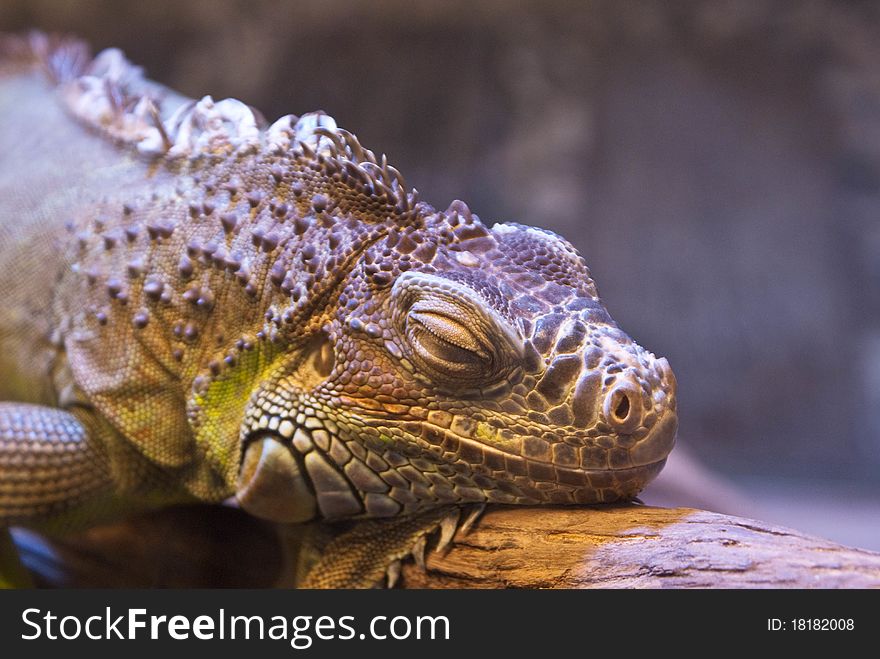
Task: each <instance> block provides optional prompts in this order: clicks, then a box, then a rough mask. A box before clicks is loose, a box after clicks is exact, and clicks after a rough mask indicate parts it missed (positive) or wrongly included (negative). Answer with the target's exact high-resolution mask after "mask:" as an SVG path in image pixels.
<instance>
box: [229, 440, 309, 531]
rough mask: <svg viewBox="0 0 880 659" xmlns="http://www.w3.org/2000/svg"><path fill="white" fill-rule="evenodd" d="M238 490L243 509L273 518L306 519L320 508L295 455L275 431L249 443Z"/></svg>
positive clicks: (287, 521) (299, 520) (275, 520)
mask: <svg viewBox="0 0 880 659" xmlns="http://www.w3.org/2000/svg"><path fill="white" fill-rule="evenodd" d="M235 492H236V498H237V499H238V502H239V504H241V507H242V508H243V509H244V510H246V511H247V512H249V513H250V514H252V515H254V516H256V517H261V518H263V519H267V520H270V521H272V522H285V523H291V524H292V523H296V522H306V521H308V520H310V519H312V518H313V517H315V515H316V513H317V510H318V507H317V502H316V501H315V497H314V495H313V494H312V491H311V490H310V489H309V486H308V484H307V483H306V479H305V478H304V477H303V475H302V473H301V472H300V470H299V465H298V464H297V461H296V458H295V457H294V456H293V454H292V453H291V452H290V449H288V448H287V447H286V446H284V445H282V444H281V443H280V442H279V441H278V439H276V438H275V437H274V436H273V435H263V436H261V437H258V438H256V439H255V440H254V441H252V442H251V443H250V444H249V445H248V447H247V451H246V452H245V455H244V460H243V461H242V464H241V470H240V471H239V474H238V485H237V486H236V488H235Z"/></svg>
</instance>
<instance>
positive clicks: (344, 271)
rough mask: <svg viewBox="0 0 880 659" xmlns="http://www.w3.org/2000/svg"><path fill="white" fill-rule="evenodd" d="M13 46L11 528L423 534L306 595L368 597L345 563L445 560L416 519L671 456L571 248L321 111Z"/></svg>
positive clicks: (654, 391)
mask: <svg viewBox="0 0 880 659" xmlns="http://www.w3.org/2000/svg"><path fill="white" fill-rule="evenodd" d="M0 44H2V45H0V51H2V53H3V55H2V60H0V61H2V63H0V113H2V116H3V117H4V121H3V122H2V126H0V146H2V149H3V153H4V166H3V167H2V168H0V209H2V224H0V291H2V292H3V295H4V308H3V312H2V314H0V366H2V369H3V374H4V378H3V382H2V384H0V397H2V398H3V399H5V400H7V401H18V402H7V403H3V404H0V524H7V525H8V524H28V525H37V526H43V527H48V528H64V527H67V526H71V525H75V524H79V523H82V522H88V521H91V520H95V519H98V518H100V517H102V516H106V515H109V514H115V513H117V512H119V511H124V510H129V509H133V508H137V507H144V506H155V505H163V504H167V503H173V502H177V501H185V500H191V499H197V500H203V501H222V500H224V499H226V498H227V497H230V496H233V495H235V496H237V498H238V500H239V502H240V503H241V505H242V506H243V507H244V508H245V509H246V510H249V511H250V512H252V513H254V514H256V515H260V516H262V517H265V518H268V519H272V520H275V521H279V522H304V521H308V520H312V519H323V520H335V519H348V518H354V519H362V518H388V517H391V518H399V519H402V520H405V523H403V524H401V525H400V526H399V527H398V529H399V532H397V533H396V536H400V541H399V542H398V544H397V545H394V546H393V547H392V546H391V545H392V544H394V543H393V542H392V541H391V540H388V538H390V537H392V536H395V533H391V532H389V533H385V534H382V533H374V532H365V531H363V530H361V531H360V532H358V534H357V537H358V538H360V541H359V542H360V545H361V546H363V545H364V544H365V542H366V541H364V540H363V539H364V538H375V540H370V542H371V543H372V542H375V543H378V546H376V547H373V546H372V545H370V544H369V543H367V545H368V546H367V550H366V551H364V552H363V553H364V554H365V555H367V554H369V555H371V556H373V557H372V558H370V559H369V561H368V562H369V563H370V565H369V568H370V569H369V570H367V569H365V568H364V565H360V566H359V567H358V566H348V567H346V568H345V569H343V570H342V571H340V569H335V568H333V567H332V566H329V567H328V566H326V565H324V566H323V567H321V569H324V570H326V571H327V573H328V574H331V573H332V575H333V577H332V578H329V577H328V578H327V579H325V580H323V581H322V579H321V576H320V574H319V575H317V576H316V575H310V580H309V581H308V583H309V584H310V585H344V584H346V583H349V584H358V585H362V583H361V582H362V581H363V579H361V580H358V579H349V580H346V579H345V578H344V577H343V576H340V575H341V574H342V573H343V572H347V573H351V572H358V573H363V574H366V573H367V572H370V570H374V569H375V568H376V567H377V566H379V565H383V569H384V564H383V561H384V562H385V563H389V562H391V561H393V560H397V559H399V558H401V557H402V556H404V555H405V554H406V552H407V551H408V546H409V545H411V544H412V543H413V542H416V543H417V544H421V546H422V547H423V545H424V530H421V531H417V532H413V531H412V529H414V528H416V527H417V526H418V524H416V523H415V522H413V520H417V519H418V516H419V515H423V516H424V519H425V520H427V521H426V525H425V529H426V530H430V529H432V528H435V527H436V526H437V525H439V524H440V523H441V522H440V520H441V517H442V515H439V514H438V513H437V511H438V510H439V511H442V510H443V509H444V508H445V509H451V510H457V508H456V507H457V506H460V505H462V504H482V503H488V502H501V503H529V504H532V503H543V502H552V503H569V504H576V503H597V502H606V501H616V500H620V499H628V498H631V497H633V496H635V495H636V494H637V493H638V492H639V491H640V490H641V489H642V488H643V487H644V486H645V484H646V483H647V482H648V481H649V480H650V479H651V478H652V477H653V476H655V475H656V474H657V473H658V472H659V470H660V469H661V468H662V466H663V464H664V462H665V458H666V456H667V454H668V453H669V451H670V450H671V448H672V445H673V443H674V438H675V430H676V424H677V421H676V410H675V381H674V377H673V375H672V372H671V370H670V369H669V366H668V364H667V363H666V360H665V359H656V358H655V357H654V356H653V355H652V354H651V353H649V352H647V351H646V350H644V349H642V348H641V347H639V346H638V345H636V344H635V343H634V342H633V341H632V340H631V339H630V338H629V337H628V336H627V335H626V334H625V333H624V332H622V331H621V330H620V329H619V328H618V327H617V325H616V324H615V323H614V322H613V321H612V319H611V318H610V317H609V316H608V313H607V312H606V310H605V308H604V306H603V305H602V303H601V301H600V300H599V297H598V294H597V292H596V287H595V285H594V283H593V280H592V278H591V276H590V272H589V270H588V268H587V266H586V264H585V262H584V260H583V259H582V258H581V257H580V256H579V255H578V254H577V252H576V251H575V250H574V248H573V247H572V246H571V245H570V244H569V243H568V242H566V241H565V240H563V239H562V238H560V237H559V236H557V235H555V234H553V233H551V232H549V231H544V230H541V229H535V228H531V227H526V226H522V225H518V224H497V225H495V226H494V227H492V228H487V227H486V226H485V225H484V224H483V223H482V222H481V221H480V220H479V218H478V217H477V216H476V215H474V214H473V213H472V212H471V211H470V210H469V209H468V207H467V206H466V205H465V204H464V203H462V202H460V201H455V202H453V203H452V205H450V206H449V208H448V209H447V210H445V211H437V210H435V209H434V208H432V207H431V206H429V205H428V204H426V203H424V202H421V201H419V200H418V196H417V193H416V191H415V190H411V191H407V189H406V187H405V184H404V181H403V177H402V176H401V175H400V173H399V172H398V171H397V170H396V169H395V168H393V167H391V166H390V165H388V164H387V163H386V161H385V158H384V157H382V158H377V157H376V156H375V155H374V154H373V153H372V152H371V151H369V150H367V149H365V148H363V147H362V146H361V145H360V144H359V142H358V141H357V139H356V138H355V137H354V136H353V135H351V134H350V133H348V132H347V131H344V130H342V129H340V128H338V127H337V126H336V123H335V122H334V121H333V119H331V118H330V117H329V116H327V115H325V114H323V113H311V114H306V115H303V116H302V117H300V118H296V117H293V116H288V117H283V118H281V119H279V120H278V121H277V122H275V123H274V124H272V125H271V126H268V127H267V126H264V125H263V123H262V120H261V119H260V118H259V117H258V116H257V115H255V113H254V112H253V111H252V110H251V109H250V108H248V107H247V106H245V105H244V104H242V103H240V102H238V101H233V100H226V101H221V102H216V103H215V102H214V101H212V100H211V99H210V98H209V97H205V98H204V99H202V100H201V101H198V102H195V101H189V100H188V99H183V98H180V97H178V96H176V95H175V94H173V93H172V92H170V91H168V90H166V89H164V88H162V87H160V86H158V85H156V84H154V83H151V82H149V81H147V80H145V79H144V78H143V77H142V75H141V73H140V70H139V69H137V68H136V67H133V66H132V65H131V64H129V63H128V62H126V61H125V60H124V58H123V57H122V56H121V55H120V54H119V53H118V52H117V51H106V52H105V53H102V54H101V55H99V56H98V57H97V58H95V59H94V60H92V59H91V58H90V57H89V56H88V54H87V52H86V51H85V48H84V46H82V44H79V43H77V42H55V41H53V40H51V39H48V38H46V37H44V36H40V35H36V36H30V37H27V38H20V37H8V38H4V39H3V41H2V42H0ZM47 73H48V75H47ZM456 514H457V512H456ZM383 523H385V524H387V523H389V522H383ZM377 528H385V527H377ZM371 533H372V535H371ZM396 536H395V537H396ZM383 538H384V539H383ZM386 540H387V542H388V543H389V544H388V546H387V547H385V546H382V545H381V543H382V542H385V541H386ZM333 546H334V547H335V549H334V551H337V552H338V551H340V550H339V547H344V546H345V539H344V537H343V538H342V539H341V540H337V541H335V543H334V545H333ZM326 562H327V560H326V557H325V559H324V560H323V563H326ZM343 563H344V562H343ZM341 564H342V563H341ZM345 565H346V566H347V565H348V563H345ZM370 579H372V577H370ZM363 585H366V584H363Z"/></svg>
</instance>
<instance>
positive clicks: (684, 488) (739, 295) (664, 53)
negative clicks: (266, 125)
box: [0, 0, 880, 549]
mask: <svg viewBox="0 0 880 659" xmlns="http://www.w3.org/2000/svg"><path fill="white" fill-rule="evenodd" d="M30 28H40V29H43V30H49V31H60V32H67V33H73V34H77V35H79V36H81V37H83V38H85V39H87V40H88V41H89V42H91V44H92V46H93V47H94V48H95V50H99V49H101V48H105V47H109V46H117V47H120V48H122V49H123V50H124V51H125V53H126V54H127V55H128V57H129V58H130V59H131V60H132V61H134V62H135V63H137V64H140V65H142V66H144V67H145V69H146V71H147V73H148V75H149V76H150V77H152V78H153V79H155V80H158V81H159V82H162V83H164V84H166V85H169V86H171V87H174V88H175V89H177V90H178V91H181V92H183V93H185V94H188V95H190V96H195V97H200V96H202V95H204V94H211V95H213V96H214V97H215V98H224V97H227V96H232V97H236V98H239V99H242V100H244V101H245V102H247V103H249V104H251V105H253V106H255V107H257V108H259V109H260V110H261V111H262V112H263V113H264V115H265V116H266V117H267V118H268V119H269V120H272V119H274V118H276V117H277V116H280V115H283V114H287V113H296V114H301V113H303V112H305V111H309V110H314V109H318V108H320V109H324V110H326V111H327V112H328V113H330V114H331V115H333V116H334V117H335V118H336V119H337V121H338V122H339V124H340V125H341V126H343V127H345V128H347V129H349V130H351V131H352V132H354V133H355V134H357V135H358V136H359V138H360V139H361V141H362V142H363V143H364V144H365V145H366V146H368V147H370V148H372V149H373V150H375V151H377V152H385V153H386V154H387V155H388V157H389V160H390V161H391V162H392V163H394V164H395V165H396V166H397V167H398V168H399V169H400V170H401V171H402V172H403V173H404V174H405V175H406V177H407V180H408V182H409V183H410V185H414V186H415V187H417V188H419V190H420V192H421V194H422V198H423V199H425V200H427V201H429V202H431V203H433V204H434V205H436V206H439V207H441V208H445V207H446V205H447V204H448V203H449V202H450V201H451V200H452V199H455V198H460V199H464V200H466V201H467V202H468V204H469V205H470V206H471V208H472V209H473V210H474V211H475V212H476V213H478V214H479V215H480V216H481V217H482V218H483V220H484V221H486V222H487V223H489V224H491V223H492V222H495V221H507V220H515V221H518V222H523V223H526V224H533V225H537V226H541V227H546V228H549V229H552V230H554V231H556V232H558V233H560V234H562V235H564V236H565V237H567V238H568V239H569V240H571V241H572V242H573V243H574V244H575V246H576V247H577V248H578V249H579V250H580V251H581V253H582V254H583V255H584V256H585V257H586V259H587V262H588V263H589V264H590V267H591V269H592V271H593V274H594V276H595V278H596V281H597V283H598V285H599V290H600V293H601V294H602V296H603V298H604V299H605V301H606V303H607V306H608V308H609V310H610V312H611V314H612V316H613V317H614V318H615V319H616V320H617V321H618V323H619V324H620V325H621V327H622V328H624V329H625V330H626V331H627V332H628V333H630V334H631V335H632V336H633V337H634V338H635V339H636V340H637V341H638V342H639V343H641V344H642V345H644V346H646V347H648V348H649V349H650V350H652V351H653V352H655V353H657V354H658V355H664V356H666V357H668V358H669V361H670V363H671V364H672V366H673V369H674V370H675V373H676V375H677V376H678V381H679V401H680V418H681V430H680V433H679V447H680V448H678V449H676V451H675V452H674V453H673V456H674V457H673V459H671V460H670V465H669V468H668V470H667V471H666V472H664V475H663V476H661V480H660V482H659V483H658V484H657V485H656V486H652V487H651V488H649V489H648V491H647V492H646V493H645V496H644V499H645V500H646V501H647V502H649V503H661V504H688V505H697V506H701V507H706V508H710V509H714V510H720V511H722V512H730V513H734V514H739V515H745V516H751V517H757V518H761V519H764V520H767V521H771V522H777V523H779V524H783V525H787V526H792V527H795V528H798V529H799V530H802V531H806V532H812V533H815V534H817V535H822V536H825V537H828V538H831V539H834V540H837V541H838V542H842V543H845V544H850V545H858V546H862V547H866V548H873V549H880V5H878V4H877V3H872V2H848V3H838V2H827V1H819V0H817V1H811V0H805V1H796V2H782V1H765V2H760V3H759V2H754V1H753V0H741V1H731V0H679V1H677V2H674V3H667V2H653V1H645V2H637V1H633V0H624V1H613V0H609V1H591V2H584V1H576V2H565V1H561V0H559V1H548V0H540V1H534V2H516V3H513V2H507V1H501V0H499V1H482V0H468V1H459V0H437V1H428V2H426V1H419V2H414V1H413V0H385V1H381V2H380V1H376V0H373V1H364V2H350V1H347V0H315V1H311V0H309V1H297V2H277V1H275V2H259V1H257V2H255V1H247V2H243V1H225V0H211V1H208V0H203V1H180V0H176V1H172V0H152V1H151V2H148V3H140V2H139V3H133V2H132V3H129V2H118V1H114V0H87V1H84V2H75V3H74V2H66V1H64V0H3V2H2V4H0V30H14V31H18V30H24V29H30Z"/></svg>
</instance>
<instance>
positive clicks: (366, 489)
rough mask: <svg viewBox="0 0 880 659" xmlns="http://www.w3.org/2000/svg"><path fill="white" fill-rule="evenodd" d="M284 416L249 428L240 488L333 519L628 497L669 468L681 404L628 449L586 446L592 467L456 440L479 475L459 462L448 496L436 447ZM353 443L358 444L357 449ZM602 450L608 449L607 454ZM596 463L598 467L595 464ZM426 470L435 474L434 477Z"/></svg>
mask: <svg viewBox="0 0 880 659" xmlns="http://www.w3.org/2000/svg"><path fill="white" fill-rule="evenodd" d="M281 423H284V422H283V421H282V422H280V423H273V424H272V425H274V426H275V427H274V428H265V429H259V430H254V431H252V432H251V433H249V434H248V435H246V437H245V439H244V442H243V447H242V455H243V459H242V463H241V469H240V473H239V485H238V488H237V491H238V496H239V500H240V501H241V503H242V506H243V507H244V508H245V509H246V510H248V511H250V512H252V513H253V514H256V515H259V516H262V517H269V518H271V519H275V520H277V521H288V522H293V521H304V520H305V519H310V518H312V517H313V516H315V515H317V514H318V511H319V510H320V511H321V514H322V515H323V516H324V517H328V518H334V517H343V516H349V517H351V516H354V517H357V516H364V515H366V516H387V515H393V514H397V513H398V512H400V510H401V509H409V510H416V509H421V508H426V507H430V506H432V505H441V504H444V503H467V502H479V501H498V502H508V503H509V502H512V501H515V502H517V503H546V502H553V503H585V504H590V503H602V502H611V501H619V500H626V499H630V498H632V497H634V496H636V495H637V494H638V493H639V492H640V491H641V490H642V489H643V488H644V487H645V485H647V483H648V482H650V481H651V480H652V479H653V478H654V477H655V476H656V475H657V474H658V473H659V472H660V470H661V469H662V468H663V466H664V464H665V463H666V457H667V455H668V454H669V452H670V451H671V450H672V447H673V445H674V443H675V433H676V427H677V419H676V415H675V412H674V411H672V410H669V411H667V412H666V413H665V414H664V415H663V417H661V419H660V420H659V421H658V422H657V423H656V424H655V425H654V426H653V427H652V429H651V431H650V432H649V433H648V435H647V436H645V437H644V438H643V439H641V440H639V441H638V442H635V443H634V444H632V445H631V446H630V447H629V448H628V449H625V448H623V447H614V448H611V449H602V448H601V447H598V446H596V447H593V448H590V447H586V446H585V447H582V448H583V449H584V452H583V453H582V454H581V456H582V457H581V460H582V461H583V465H584V466H583V467H580V466H574V465H571V464H567V462H568V461H569V457H570V456H569V454H568V453H566V452H565V451H556V452H555V453H554V456H555V457H556V460H555V461H554V460H551V461H541V460H537V459H528V458H525V457H523V456H520V455H514V454H505V453H504V452H503V451H500V450H498V449H497V448H494V447H491V446H488V445H486V444H481V443H480V442H478V441H476V440H467V439H464V438H457V440H456V441H458V447H459V452H458V456H459V461H458V463H457V464H458V465H465V466H467V467H468V469H469V470H470V471H471V473H470V474H469V475H468V476H466V477H465V476H463V468H462V467H456V466H455V465H452V469H451V472H453V473H454V472H455V471H456V469H458V475H457V476H452V477H451V478H450V480H449V482H450V485H449V487H448V488H447V489H446V490H445V491H446V494H445V495H444V494H443V492H444V487H443V482H442V481H443V480H444V479H445V477H444V476H443V475H442V467H441V464H442V463H439V462H436V460H435V459H434V458H435V456H434V454H432V453H431V452H430V448H429V447H427V446H425V449H426V450H425V452H424V453H423V455H422V456H418V457H413V456H412V455H410V456H406V457H404V456H403V455H400V454H397V453H395V452H394V451H393V449H390V448H389V449H388V450H386V451H385V452H384V453H382V454H381V455H380V454H379V453H372V454H371V452H370V449H367V448H365V447H364V446H365V445H364V444H363V443H361V442H360V441H359V440H358V439H349V440H348V442H343V441H342V440H341V439H340V438H339V437H335V436H333V437H331V436H329V435H328V433H327V432H326V431H325V430H324V429H319V428H311V429H307V428H305V427H293V425H292V424H288V425H286V426H285V427H284V428H283V429H282V427H281ZM446 435H447V436H448V435H449V431H446ZM435 439H436V437H435ZM423 442H424V438H423V439H422V442H420V443H423ZM353 443H357V446H358V447H359V448H358V449H354V448H353V446H352V444H353ZM559 445H560V446H568V445H567V444H564V443H563V442H559ZM593 451H600V452H602V453H601V456H602V457H601V459H600V458H599V455H598V454H596V453H594V452H593ZM355 452H357V453H358V455H355ZM591 464H596V465H598V466H589V467H588V466H586V465H591ZM447 466H448V465H447ZM493 466H494V467H497V468H493ZM414 474H418V476H415V477H414ZM426 474H434V475H435V476H434V478H433V479H430V478H429V477H427V476H426ZM420 479H421V481H424V483H422V482H421V481H420ZM425 483H431V485H429V486H425V485H424V484H425ZM279 493H288V494H289V495H292V496H285V495H281V496H279ZM334 502H335V503H334ZM368 502H369V504H370V505H368Z"/></svg>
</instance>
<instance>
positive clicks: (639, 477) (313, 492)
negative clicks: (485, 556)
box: [239, 202, 677, 520]
mask: <svg viewBox="0 0 880 659" xmlns="http://www.w3.org/2000/svg"><path fill="white" fill-rule="evenodd" d="M417 210H418V215H419V218H418V219H419V221H417V222H412V223H411V224H410V227H411V228H410V229H407V230H405V231H401V232H396V233H393V234H391V235H389V236H388V237H387V238H386V239H384V240H381V241H378V242H376V243H375V244H373V245H371V246H370V247H369V248H368V249H367V250H366V251H365V252H364V253H363V254H362V255H361V256H360V258H359V259H358V261H357V263H356V264H355V266H354V268H353V269H352V270H351V272H350V273H349V274H348V275H347V277H346V279H345V281H344V283H343V285H342V287H341V289H340V290H341V293H340V294H339V296H338V299H337V300H335V301H334V302H335V304H334V305H333V308H334V311H333V313H332V315H331V317H330V318H329V319H328V321H327V322H326V323H325V324H324V325H323V326H322V328H321V329H320V331H319V332H317V333H315V334H314V335H313V337H312V338H311V339H310V342H309V343H308V345H307V346H306V347H305V348H304V349H303V351H302V358H301V360H300V361H299V362H298V363H297V366H296V367H295V368H290V367H288V368H286V369H284V370H283V372H281V373H279V374H278V375H277V377H274V378H271V379H270V380H269V381H268V382H267V383H266V384H265V385H264V386H263V387H261V390H260V392H259V393H258V394H257V395H256V396H255V397H254V398H253V403H252V405H251V406H250V408H249V411H248V417H247V418H246V420H245V425H244V427H243V439H244V445H245V447H246V452H245V456H244V460H243V463H242V471H241V474H240V479H239V497H240V499H241V500H242V502H243V505H244V507H245V508H249V509H251V510H252V511H254V512H256V513H257V514H264V515H267V516H269V517H274V518H282V519H289V520H295V519H302V518H305V517H309V516H311V515H314V514H316V513H319V514H321V515H322V516H324V517H327V518H336V517H346V516H356V515H368V516H385V515H393V514H397V513H399V512H409V511H414V510H418V509H420V508H424V507H428V506H433V505H439V504H449V503H466V502H483V501H488V502H501V503H541V502H553V503H596V502H607V501H615V500H620V499H628V498H632V497H633V496H635V495H636V494H637V493H638V492H639V491H640V490H641V489H642V488H643V487H644V486H645V485H646V484H647V483H648V481H650V480H651V479H652V478H653V477H654V476H655V475H656V474H657V473H658V472H659V471H660V469H661V468H662V467H663V465H664V463H665V460H666V456H667V455H668V453H669V451H670V450H671V449H672V446H673V443H674V440H675V433H676V428H677V416H676V402H675V378H674V376H673V374H672V371H671V369H670V368H669V364H668V363H667V361H666V360H665V359H658V358H656V357H655V356H654V355H653V354H651V353H650V352H648V351H646V350H645V349H643V348H641V347H640V346H639V345H637V344H636V343H635V342H634V341H633V340H632V339H631V338H630V337H629V336H628V335H627V334H625V333H624V332H623V331H621V330H620V329H619V328H618V327H617V325H616V323H615V322H614V321H613V320H612V319H611V318H610V316H609V315H608V312H607V311H606V309H605V307H604V306H603V304H602V302H601V301H600V299H599V297H598V294H597V292H596V287H595V284H594V282H593V280H592V278H591V276H590V272H589V269H588V268H587V265H586V263H585V262H584V259H583V258H582V257H581V256H579V255H578V253H577V252H576V250H575V249H574V248H573V247H572V246H571V245H570V244H569V243H568V242H567V241H565V240H564V239H562V238H561V237H559V236H557V235H556V234H554V233H552V232H550V231H545V230H542V229H536V228H532V227H527V226H522V225H518V224H496V225H495V226H494V227H492V228H491V229H488V228H486V227H485V226H484V225H483V223H482V222H481V221H480V220H479V218H477V217H476V216H475V215H473V214H472V213H471V212H470V210H469V209H468V208H467V206H465V205H464V204H463V203H461V202H454V203H453V204H452V205H451V206H450V208H449V209H448V210H446V211H445V212H436V211H434V210H433V209H432V208H430V207H428V206H426V205H419V206H418V209H417ZM273 419H274V420H273ZM282 491H295V492H296V497H297V498H296V500H295V502H293V500H292V499H291V500H285V501H284V502H281V501H280V500H279V492H282Z"/></svg>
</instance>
